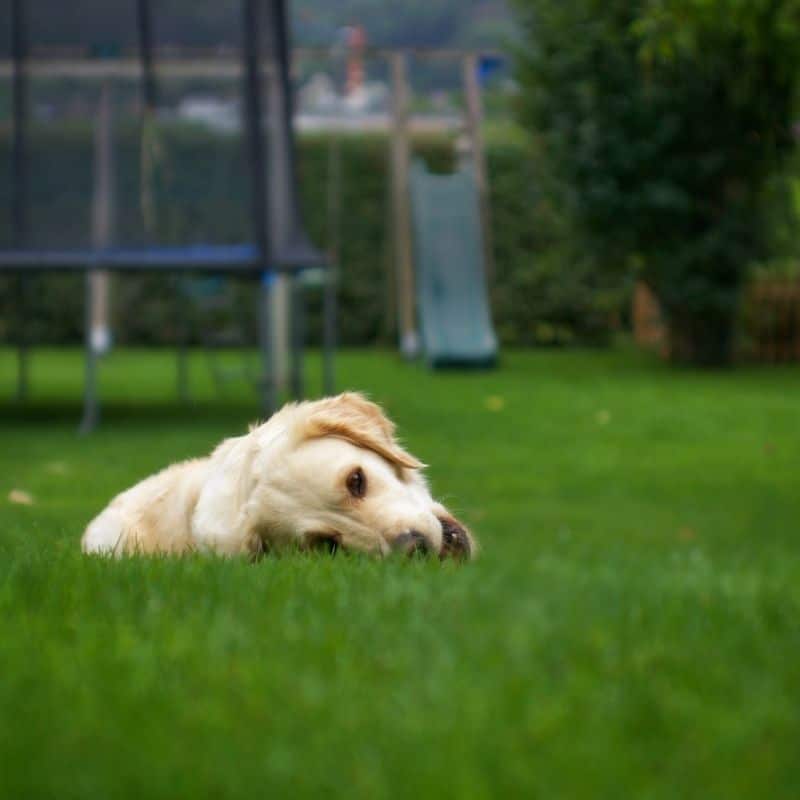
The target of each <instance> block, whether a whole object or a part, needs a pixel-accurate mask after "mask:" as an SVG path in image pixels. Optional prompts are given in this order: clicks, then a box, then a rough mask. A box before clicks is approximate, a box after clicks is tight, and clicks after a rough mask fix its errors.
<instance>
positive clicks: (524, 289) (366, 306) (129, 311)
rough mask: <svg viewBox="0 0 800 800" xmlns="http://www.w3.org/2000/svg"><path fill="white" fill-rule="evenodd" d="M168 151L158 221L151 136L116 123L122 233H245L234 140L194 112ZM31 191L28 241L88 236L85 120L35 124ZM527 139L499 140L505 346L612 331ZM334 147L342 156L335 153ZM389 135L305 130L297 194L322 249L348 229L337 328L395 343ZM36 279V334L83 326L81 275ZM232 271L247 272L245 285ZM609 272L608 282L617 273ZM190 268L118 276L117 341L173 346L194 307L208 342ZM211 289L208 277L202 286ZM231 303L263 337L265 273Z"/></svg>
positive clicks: (7, 293)
mask: <svg viewBox="0 0 800 800" xmlns="http://www.w3.org/2000/svg"><path fill="white" fill-rule="evenodd" d="M162 134H163V135H162V145H161V146H162V152H163V155H162V157H161V159H160V160H159V161H158V162H157V164H156V167H155V169H154V171H153V177H152V180H151V181H150V186H151V191H152V194H153V198H154V200H153V207H154V210H155V213H154V214H153V219H154V221H155V224H154V226H153V229H152V230H151V231H148V230H146V226H145V224H144V221H143V215H142V186H141V176H140V138H139V133H138V130H137V129H136V128H135V127H133V126H130V125H129V126H127V127H126V126H121V127H120V128H119V129H118V131H117V135H116V176H117V185H118V191H117V198H118V200H117V205H118V208H117V215H116V217H117V239H118V241H120V242H123V243H126V244H137V243H138V244H140V243H144V242H146V241H148V239H150V240H152V241H161V242H165V243H171V242H172V243H186V242H236V241H241V240H245V239H249V238H250V237H249V220H250V216H249V214H250V210H249V193H248V175H247V168H246V166H245V162H244V159H243V154H242V151H241V146H240V144H239V141H238V139H237V138H236V137H228V136H219V135H215V134H212V133H210V132H209V131H207V130H205V129H202V128H197V127H189V126H185V125H180V126H176V125H164V126H163V132H162ZM32 142H33V153H32V163H33V165H34V166H33V173H32V175H31V184H32V186H33V194H32V198H31V206H32V213H31V218H32V220H33V223H34V224H33V235H32V237H31V239H32V242H34V243H35V244H36V245H37V246H53V247H54V246H81V245H86V243H87V242H88V240H89V211H90V202H89V198H90V196H91V191H92V184H91V169H92V167H91V137H90V133H89V131H88V129H87V128H86V127H85V126H82V127H80V128H71V129H70V130H68V131H65V130H64V129H63V128H59V129H58V130H36V131H35V133H34V136H33V137H32ZM525 147H526V146H525V144H524V143H518V142H515V141H513V140H510V141H498V142H495V143H492V144H490V146H489V148H488V153H487V155H488V160H489V172H490V181H491V206H492V222H493V225H492V227H493V236H492V241H493V246H494V251H495V266H496V275H495V276H494V278H493V279H492V281H491V286H492V305H493V313H494V317H495V323H496V326H497V329H498V331H499V334H500V336H501V339H502V341H503V342H504V343H506V344H546V345H550V344H568V343H573V342H600V341H603V340H604V339H606V338H607V336H608V332H609V324H610V321H611V320H612V318H613V317H614V314H615V312H616V309H618V308H619V297H618V296H617V294H616V293H614V292H611V291H608V290H607V289H606V288H604V283H603V281H602V280H601V278H602V276H599V275H598V274H597V273H596V272H594V271H593V270H592V267H593V264H592V263H591V261H589V260H583V261H576V260H569V259H565V258H563V257H562V254H561V252H560V251H559V250H558V247H557V245H558V241H557V237H555V236H554V233H553V230H554V227H555V226H556V225H557V224H558V220H557V218H556V215H555V214H554V212H553V211H552V208H551V206H550V204H548V203H547V202H546V201H545V200H544V199H543V198H542V197H541V196H540V194H539V193H537V192H536V190H535V180H534V174H533V171H532V169H531V164H530V159H529V157H528V152H527V151H526V149H525ZM7 148H8V138H7V136H4V135H3V134H2V133H0V153H1V154H2V155H3V157H2V159H0V207H6V208H7V207H8V204H9V203H10V197H9V191H10V180H9V176H8V174H7V172H6V170H7V169H8V164H9V160H8V158H7V157H6V156H7V154H8V149H7ZM337 153H338V155H337ZM414 153H415V155H416V156H418V157H421V158H424V159H425V160H426V161H427V162H428V164H429V165H430V167H431V168H432V169H435V170H445V171H446V170H448V169H451V168H452V164H453V147H452V143H451V142H450V141H449V140H448V139H446V138H442V137H423V138H418V139H417V140H415V142H414ZM332 158H338V159H339V163H340V165H341V183H340V191H341V198H340V200H339V203H340V214H339V219H340V225H339V230H338V234H336V236H334V233H335V232H334V231H333V230H332V222H331V217H330V215H329V200H328V194H329V169H330V165H331V159H332ZM388 167H389V163H388V141H387V139H386V138H385V137H384V136H376V135H373V136H352V135H348V136H342V137H340V138H339V140H338V142H335V143H334V142H332V141H331V140H330V139H329V138H327V137H326V136H322V135H318V136H307V137H302V138H301V139H300V142H299V173H300V194H301V202H302V206H303V209H304V212H305V217H306V221H307V226H308V229H309V232H310V234H311V238H312V239H313V241H315V242H316V243H317V244H318V245H320V246H321V247H323V248H326V249H327V248H328V247H330V246H331V244H332V242H333V241H334V239H337V240H338V242H339V259H338V260H339V264H340V272H339V274H340V280H339V299H340V307H341V308H340V317H339V321H340V337H341V340H342V341H343V342H344V343H345V344H358V345H363V344H374V343H377V342H385V343H389V342H393V341H394V320H393V304H394V300H393V297H394V291H395V285H394V279H393V277H392V271H391V258H392V252H391V232H390V231H391V229H390V221H391V220H390V206H389V183H388ZM8 225H9V216H8V215H0V246H7V245H8V244H10V241H11V239H10V236H11V232H10V229H9V227H8ZM332 237H333V238H332ZM29 283H30V285H29V287H28V302H27V303H26V304H25V309H26V314H25V316H26V326H25V327H26V330H27V334H28V336H29V338H30V339H31V340H32V341H38V342H43V341H47V342H53V343H56V342H77V341H79V340H80V336H81V331H82V328H83V311H82V304H83V283H82V281H81V279H80V278H79V277H78V276H61V277H58V276H56V277H53V276H47V277H46V278H33V279H32V280H31V281H30V282H29ZM234 283H235V284H236V282H234ZM606 283H607V282H606ZM15 284H16V281H15V280H13V279H10V278H8V277H0V287H2V291H0V340H5V341H10V340H11V339H12V338H13V336H14V332H15V331H17V330H19V324H18V323H19V320H18V311H19V308H20V304H19V302H18V300H17V294H16V288H15ZM189 285H190V286H193V287H194V288H193V289H192V290H191V291H190V292H189V293H188V295H187V292H185V291H182V290H183V289H185V288H186V286H187V283H186V281H185V280H179V279H177V278H175V277H169V278H165V277H163V276H125V277H121V278H119V279H117V280H116V281H115V288H114V298H113V314H114V324H115V333H116V336H117V340H118V341H120V342H121V343H131V342H139V343H147V344H157V343H174V342H175V341H177V340H178V338H179V337H180V336H181V335H183V333H184V326H185V325H186V324H187V320H188V322H189V323H190V322H191V320H192V319H194V321H195V324H194V325H192V324H189V330H188V335H189V337H190V340H191V341H195V342H197V341H199V340H201V339H202V336H201V330H202V329H204V328H208V327H209V324H210V322H209V317H208V316H207V314H206V313H205V311H204V306H205V305H206V304H204V303H203V302H202V299H201V301H200V302H199V303H198V302H193V301H192V299H191V298H193V297H197V296H198V295H201V296H202V294H203V292H202V291H196V289H198V287H197V286H196V285H194V284H191V283H190V284H189ZM199 288H200V289H202V286H201V287H199ZM231 292H232V294H233V296H234V301H233V302H232V303H231V305H230V313H229V314H228V316H227V318H225V319H223V320H222V322H221V324H222V327H223V328H224V329H225V330H224V333H225V337H226V338H227V339H228V340H229V341H230V342H232V343H233V342H236V341H239V342H242V341H252V340H253V338H254V326H255V322H254V302H253V299H252V294H253V284H252V283H251V282H248V281H240V282H239V283H238V284H236V285H234V286H233V288H232V289H231ZM320 305H321V299H320V297H319V293H318V292H310V293H309V314H308V322H309V333H310V338H311V340H312V341H319V335H320V329H321V321H320V318H321V314H320Z"/></svg>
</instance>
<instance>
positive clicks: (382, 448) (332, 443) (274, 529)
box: [81, 393, 475, 559]
mask: <svg viewBox="0 0 800 800" xmlns="http://www.w3.org/2000/svg"><path fill="white" fill-rule="evenodd" d="M422 467H423V465H422V464H421V463H420V462H419V461H418V460H417V459H416V458H414V456H412V455H410V454H409V453H407V452H406V451H405V450H404V449H403V448H402V447H401V446H400V445H399V444H398V442H397V440H396V438H395V435H394V425H393V424H392V422H391V421H390V420H389V419H387V417H386V416H385V415H384V414H383V412H382V411H381V409H380V408H379V407H378V406H377V405H375V404H374V403H372V402H370V401H369V400H367V399H366V398H364V397H363V396H362V395H360V394H355V393H347V394H341V395H338V396H337V397H329V398H325V399H323V400H318V401H315V402H305V403H299V404H289V405H286V406H284V407H283V408H282V409H281V410H280V411H279V412H278V413H276V414H275V415H274V416H273V417H271V418H270V419H269V420H268V421H267V422H266V423H264V424H263V425H259V426H257V427H253V428H251V429H250V432H249V433H247V434H246V435H244V436H239V437H237V438H233V439H226V440H225V441H224V442H222V444H220V445H219V446H218V447H217V448H216V449H215V450H214V451H213V452H212V453H211V455H210V456H208V457H207V458H199V459H193V460H190V461H184V462H182V463H179V464H173V465H172V466H171V467H167V468H166V469H165V470H162V471H161V472H159V473H157V474H156V475H153V476H151V477H149V478H146V479H145V480H143V481H141V482H140V483H138V484H136V485H135V486H134V487H132V488H131V489H128V490H127V491H125V492H123V493H122V494H120V495H117V497H115V498H114V499H113V500H112V501H111V503H110V504H109V505H108V507H107V508H106V509H105V510H104V511H102V512H101V513H100V514H99V515H98V516H97V517H96V518H95V519H94V520H92V522H91V523H90V524H89V526H88V527H87V528H86V532H85V533H84V535H83V539H82V541H81V545H82V548H83V551H84V552H86V553H104V554H108V555H123V554H130V553H186V552H189V551H194V550H199V551H204V552H212V553H220V554H224V555H234V554H239V553H245V554H250V555H251V556H253V557H257V556H259V555H261V554H262V553H264V552H265V551H267V550H269V549H271V548H273V547H277V546H281V545H287V544H295V545H297V546H299V547H301V548H316V547H324V548H328V549H330V550H331V551H333V552H335V550H336V549H337V548H342V549H344V550H357V551H362V552H366V553H372V554H374V555H378V556H382V555H386V554H388V553H390V552H392V551H400V552H403V553H409V554H411V553H433V554H438V555H439V557H441V558H448V557H451V558H463V559H466V558H470V557H471V556H472V555H473V553H474V551H475V544H474V542H473V539H472V536H471V535H470V533H469V532H468V531H467V529H466V528H465V527H464V526H463V525H462V524H461V523H460V522H458V521H457V520H456V519H455V518H454V517H453V516H452V515H451V514H450V513H449V512H448V511H447V509H446V508H445V507H444V506H442V505H441V504H440V503H437V502H436V501H434V500H433V498H432V497H431V495H430V492H429V491H428V487H427V485H426V483H425V480H424V478H423V476H422V474H421V469H422Z"/></svg>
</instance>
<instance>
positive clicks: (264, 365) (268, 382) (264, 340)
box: [258, 272, 275, 419]
mask: <svg viewBox="0 0 800 800" xmlns="http://www.w3.org/2000/svg"><path fill="white" fill-rule="evenodd" d="M274 280H275V275H274V273H271V272H265V273H263V275H262V276H261V281H260V283H259V291H258V348H259V351H260V352H259V357H260V362H261V370H260V373H261V374H260V375H259V378H258V392H259V399H260V402H261V413H262V414H263V416H264V418H265V419H266V418H267V417H269V416H270V415H271V414H272V413H273V411H275V381H274V375H273V374H272V362H271V359H270V355H271V348H272V341H271V338H272V337H271V335H270V313H269V312H270V303H271V299H272V284H273V281H274Z"/></svg>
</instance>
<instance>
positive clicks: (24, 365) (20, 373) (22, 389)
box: [17, 343, 28, 403]
mask: <svg viewBox="0 0 800 800" xmlns="http://www.w3.org/2000/svg"><path fill="white" fill-rule="evenodd" d="M27 399H28V346H27V345H26V344H23V343H20V345H19V347H18V348H17V401H18V402H20V403H24V402H25V401H26V400H27Z"/></svg>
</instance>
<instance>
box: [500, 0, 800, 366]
mask: <svg viewBox="0 0 800 800" xmlns="http://www.w3.org/2000/svg"><path fill="white" fill-rule="evenodd" d="M516 6H517V8H518V10H519V13H520V19H521V21H522V23H523V25H524V27H525V29H526V49H525V50H524V51H522V52H521V53H520V57H519V79H520V82H521V85H522V87H523V92H522V93H521V98H520V112H521V119H522V120H523V121H524V124H525V126H526V127H527V129H528V130H530V131H531V132H532V134H533V136H534V140H535V146H536V150H535V155H534V163H535V164H536V165H537V167H538V171H537V172H538V175H539V177H540V179H541V181H542V185H543V187H544V188H545V191H546V193H547V194H548V196H549V197H551V198H552V201H553V203H554V205H556V206H557V207H559V208H561V209H563V212H564V215H565V218H566V220H567V223H568V231H569V233H570V238H571V239H572V240H574V241H578V242H580V243H581V245H582V247H583V248H584V249H585V251H586V252H591V253H592V254H593V257H594V258H595V260H596V262H597V264H598V268H600V269H603V270H605V271H609V270H610V271H623V272H627V273H631V272H634V271H639V272H640V273H641V274H642V276H643V277H644V279H645V280H646V281H647V282H648V283H649V284H650V285H651V286H652V287H653V288H654V290H655V292H656V293H657V295H658V296H659V298H660V300H661V303H662V305H663V307H664V309H665V312H666V315H667V322H668V325H669V328H670V335H671V348H670V351H671V353H672V354H673V356H674V357H675V358H677V359H679V360H685V361H692V362H697V363H723V362H726V361H727V360H728V359H729V357H730V355H731V344H732V329H733V321H734V317H735V313H736V309H737V307H738V303H739V291H740V287H741V285H742V282H743V278H744V276H745V274H746V270H747V267H748V265H749V264H750V263H751V261H752V260H753V259H754V258H756V257H757V256H759V255H762V254H763V252H764V249H765V239H766V237H765V232H766V229H767V228H766V226H765V225H764V215H763V213H762V211H763V205H762V200H763V195H764V191H765V189H766V187H767V185H768V183H769V180H770V177H771V176H772V175H774V173H775V171H776V169H777V167H778V166H779V165H780V164H781V162H782V159H783V156H784V155H785V154H786V152H788V150H789V147H790V145H791V135H790V123H791V101H792V99H793V95H794V92H795V89H796V86H797V74H798V59H799V58H800V55H798V53H800V48H797V46H796V45H797V37H798V34H799V33H800V27H798V12H799V11H800V2H798V0H745V2H741V0H659V1H658V2H656V0H632V1H631V0H609V1H608V2H604V3H598V2H597V1H596V0H573V2H570V3H562V2H561V0H516Z"/></svg>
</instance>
